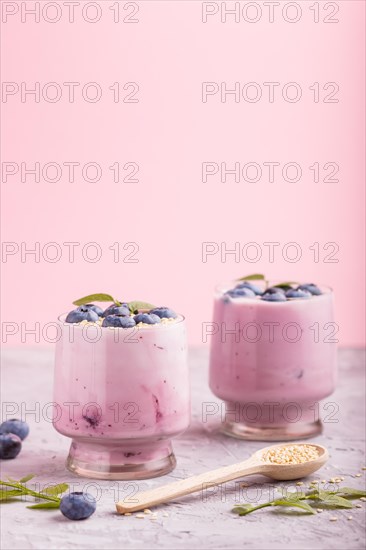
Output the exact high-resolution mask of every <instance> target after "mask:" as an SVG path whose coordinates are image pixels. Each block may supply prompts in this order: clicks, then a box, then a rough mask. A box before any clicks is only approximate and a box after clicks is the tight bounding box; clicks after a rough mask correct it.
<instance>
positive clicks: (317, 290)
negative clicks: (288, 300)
mask: <svg viewBox="0 0 366 550" xmlns="http://www.w3.org/2000/svg"><path fill="white" fill-rule="evenodd" d="M297 290H307V291H308V292H310V294H313V295H314V296H319V295H320V294H322V291H321V290H320V288H319V287H317V286H316V285H314V283H307V284H306V285H300V286H298V287H297Z"/></svg>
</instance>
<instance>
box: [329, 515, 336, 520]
mask: <svg viewBox="0 0 366 550" xmlns="http://www.w3.org/2000/svg"><path fill="white" fill-rule="evenodd" d="M329 521H337V518H335V517H334V516H332V517H331V518H329Z"/></svg>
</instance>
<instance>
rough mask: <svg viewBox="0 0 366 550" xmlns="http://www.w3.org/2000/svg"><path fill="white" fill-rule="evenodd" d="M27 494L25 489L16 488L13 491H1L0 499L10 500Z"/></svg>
mask: <svg viewBox="0 0 366 550" xmlns="http://www.w3.org/2000/svg"><path fill="white" fill-rule="evenodd" d="M26 494H27V493H26V492H25V491H21V490H20V489H14V490H13V491H0V500H8V499H11V498H15V497H21V496H22V495H26Z"/></svg>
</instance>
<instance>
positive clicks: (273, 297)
mask: <svg viewBox="0 0 366 550" xmlns="http://www.w3.org/2000/svg"><path fill="white" fill-rule="evenodd" d="M268 290H269V289H268ZM261 300H266V301H267V302H286V296H285V293H284V292H267V291H266V292H265V293H264V294H262V296H261Z"/></svg>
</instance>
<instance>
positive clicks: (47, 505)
mask: <svg viewBox="0 0 366 550" xmlns="http://www.w3.org/2000/svg"><path fill="white" fill-rule="evenodd" d="M59 507H60V503H59V502H40V503H39V504H32V506H27V508H31V509H37V510H38V509H42V508H53V509H55V508H59Z"/></svg>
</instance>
